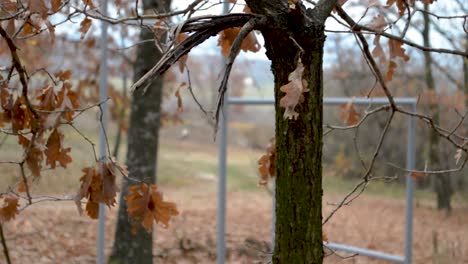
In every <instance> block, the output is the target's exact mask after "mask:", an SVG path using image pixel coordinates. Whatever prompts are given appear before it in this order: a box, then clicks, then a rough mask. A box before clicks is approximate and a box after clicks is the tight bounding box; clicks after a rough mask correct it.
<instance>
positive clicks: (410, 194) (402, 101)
mask: <svg viewBox="0 0 468 264" xmlns="http://www.w3.org/2000/svg"><path fill="white" fill-rule="evenodd" d="M350 100H353V103H354V104H358V105H366V104H367V105H384V104H388V103H389V101H388V99H387V98H347V97H334V98H324V100H323V103H324V104H325V105H341V104H345V103H348V102H349V101H350ZM394 101H395V103H396V104H398V105H407V106H410V107H411V111H413V112H416V104H417V99H416V98H394ZM225 102H226V103H225V106H224V108H223V111H222V117H221V119H220V143H219V164H218V166H219V181H218V224H217V226H218V230H217V231H218V232H217V242H218V243H217V264H222V263H224V260H225V249H226V246H225V225H226V183H227V181H226V179H227V170H226V168H227V137H228V134H227V132H228V112H229V105H274V102H275V100H274V99H261V98H260V99H259V98H227V100H225ZM407 133H408V136H407V149H406V169H407V170H413V169H414V168H415V158H416V144H415V140H416V120H415V118H414V117H411V116H409V117H408V128H407ZM273 188H275V185H273ZM405 196H406V201H405V243H404V256H399V255H394V254H388V253H384V252H379V251H374V250H369V249H364V248H358V247H354V246H349V245H343V244H338V243H333V242H324V246H325V247H328V248H330V249H333V250H339V251H345V252H350V253H357V254H359V255H363V256H368V257H375V258H379V259H384V260H388V261H392V262H396V263H404V264H411V262H412V244H413V198H414V183H413V179H412V178H411V176H410V173H407V174H406V195H405ZM275 205H276V201H275V195H273V209H272V214H273V217H272V240H273V242H274V239H275V219H276V215H275Z"/></svg>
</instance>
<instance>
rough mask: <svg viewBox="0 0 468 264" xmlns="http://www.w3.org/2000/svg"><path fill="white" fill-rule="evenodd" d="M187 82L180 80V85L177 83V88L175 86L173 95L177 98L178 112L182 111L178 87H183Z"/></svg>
mask: <svg viewBox="0 0 468 264" xmlns="http://www.w3.org/2000/svg"><path fill="white" fill-rule="evenodd" d="M186 85H187V83H186V82H182V83H181V84H180V85H179V88H177V90H176V91H175V93H174V95H175V97H176V98H177V111H179V112H183V111H184V105H183V103H182V96H181V95H180V89H181V88H183V87H184V86H186Z"/></svg>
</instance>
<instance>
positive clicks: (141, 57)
mask: <svg viewBox="0 0 468 264" xmlns="http://www.w3.org/2000/svg"><path fill="white" fill-rule="evenodd" d="M142 3H143V10H158V11H160V12H167V11H168V10H169V8H170V1H169V0H166V1H165V0H143V1H142ZM152 38H154V33H153V32H152V31H151V30H149V29H142V31H141V33H140V39H141V40H146V39H152ZM161 55H162V54H161V53H160V52H159V50H158V49H157V48H156V47H155V45H154V43H153V42H144V43H141V44H140V45H139V46H138V51H137V57H136V61H135V65H134V78H133V79H134V80H135V81H137V80H138V79H139V78H140V77H141V76H143V75H144V74H145V73H146V72H147V71H148V70H150V69H151V68H152V67H153V66H154V64H155V63H156V62H157V61H158V60H159V59H160V57H161ZM162 86H163V83H162V77H158V78H156V79H155V80H154V81H153V82H152V83H151V85H150V86H149V87H148V89H147V91H146V93H144V94H143V89H140V90H138V91H136V92H135V93H134V94H133V97H132V105H131V114H130V125H129V130H128V151H127V166H128V169H129V175H130V176H131V177H132V178H136V179H139V180H145V181H146V182H156V167H157V166H156V160H157V150H158V139H159V126H160V116H161V110H160V108H161V98H162ZM132 184H134V183H132V182H129V181H127V180H125V179H124V180H123V182H122V189H121V196H120V203H119V212H118V222H117V228H116V231H115V239H114V247H113V250H112V255H111V257H110V258H109V263H111V264H123V263H128V264H136V263H138V264H150V263H153V253H152V247H153V243H152V242H153V241H152V233H148V232H147V231H145V230H144V229H143V228H138V230H137V233H136V234H132V233H131V229H132V225H131V223H130V222H129V220H128V217H127V203H126V202H125V200H123V197H124V196H125V195H127V188H128V186H129V185H132Z"/></svg>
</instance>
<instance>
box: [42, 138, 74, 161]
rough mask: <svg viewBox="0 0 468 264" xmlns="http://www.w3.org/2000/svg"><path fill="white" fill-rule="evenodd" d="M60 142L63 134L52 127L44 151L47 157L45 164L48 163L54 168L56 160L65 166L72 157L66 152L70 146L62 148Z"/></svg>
mask: <svg viewBox="0 0 468 264" xmlns="http://www.w3.org/2000/svg"><path fill="white" fill-rule="evenodd" d="M62 143H63V134H62V133H60V132H59V131H58V129H54V131H53V132H52V133H51V134H50V136H49V139H48V140H47V144H46V147H47V149H46V150H45V151H44V154H45V155H46V158H47V159H46V164H47V165H50V167H51V168H52V169H55V167H56V163H57V162H58V163H60V165H61V166H62V167H64V168H66V167H67V164H68V163H70V162H72V158H71V157H70V156H69V155H68V154H67V153H68V152H70V150H71V148H63V146H62Z"/></svg>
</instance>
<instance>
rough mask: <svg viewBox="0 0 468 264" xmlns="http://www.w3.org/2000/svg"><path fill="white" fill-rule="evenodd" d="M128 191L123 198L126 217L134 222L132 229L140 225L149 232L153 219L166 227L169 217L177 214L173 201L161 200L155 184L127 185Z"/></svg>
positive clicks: (161, 197)
mask: <svg viewBox="0 0 468 264" xmlns="http://www.w3.org/2000/svg"><path fill="white" fill-rule="evenodd" d="M128 192H129V194H128V195H127V196H125V200H126V201H127V205H128V208H127V212H128V217H129V218H130V219H132V220H133V222H134V226H133V230H134V231H136V229H137V227H138V226H139V225H141V226H143V227H144V228H145V229H146V230H147V231H148V232H150V231H151V230H152V229H153V220H154V221H156V223H161V224H162V225H163V227H164V228H167V227H168V226H169V221H170V220H171V217H173V216H176V215H178V214H179V212H178V211H177V207H176V204H175V203H172V202H166V201H164V200H163V196H162V193H161V192H160V191H159V190H158V186H157V185H148V184H146V183H142V184H138V185H134V186H130V187H128Z"/></svg>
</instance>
